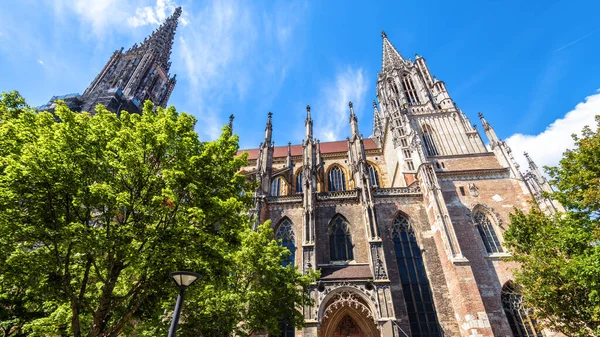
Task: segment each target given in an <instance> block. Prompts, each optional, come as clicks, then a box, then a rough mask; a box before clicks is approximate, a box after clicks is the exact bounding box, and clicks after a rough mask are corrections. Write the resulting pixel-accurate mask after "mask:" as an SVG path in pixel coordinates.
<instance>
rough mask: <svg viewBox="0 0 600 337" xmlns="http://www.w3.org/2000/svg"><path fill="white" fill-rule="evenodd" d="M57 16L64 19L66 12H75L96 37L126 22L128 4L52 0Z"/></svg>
mask: <svg viewBox="0 0 600 337" xmlns="http://www.w3.org/2000/svg"><path fill="white" fill-rule="evenodd" d="M48 3H49V4H50V5H51V6H52V7H53V8H54V13H55V16H56V17H57V18H59V19H61V18H63V19H64V13H65V12H69V11H71V12H74V13H75V14H76V15H77V17H78V18H79V21H80V23H81V25H82V26H84V27H86V26H87V27H89V28H90V29H91V31H92V32H93V33H94V35H95V36H96V37H102V36H104V35H105V34H106V33H107V32H109V30H110V28H113V27H119V26H121V24H122V22H125V20H124V19H126V16H127V14H126V12H127V9H128V6H125V5H124V4H123V3H122V2H121V1H118V0H102V1H97V0H52V1H49V2H48Z"/></svg>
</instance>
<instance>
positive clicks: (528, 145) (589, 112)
mask: <svg viewBox="0 0 600 337" xmlns="http://www.w3.org/2000/svg"><path fill="white" fill-rule="evenodd" d="M597 114H600V90H599V93H596V94H594V95H591V96H588V97H586V98H585V102H581V103H579V104H577V105H576V106H575V108H574V109H573V110H571V111H569V112H567V113H566V114H565V116H564V117H563V118H560V119H557V120H555V121H554V122H553V123H552V124H550V125H549V126H548V127H547V128H546V130H544V131H543V132H541V133H540V134H537V135H524V134H520V133H517V134H514V135H512V136H510V137H508V138H507V139H506V143H507V144H508V145H509V146H510V147H511V149H512V151H513V153H514V155H515V159H516V160H517V162H518V163H519V165H521V168H522V169H523V170H525V169H526V168H527V161H526V160H525V157H524V156H523V152H527V153H529V155H530V156H531V159H533V161H535V163H536V164H537V165H538V166H539V167H542V166H554V165H557V164H558V162H559V161H560V159H561V157H562V154H563V152H565V150H567V149H570V148H573V147H574V142H573V139H572V138H571V135H572V134H574V133H576V134H580V133H581V129H583V127H584V126H586V125H589V126H591V127H593V126H594V125H595V121H594V116H595V115H597Z"/></svg>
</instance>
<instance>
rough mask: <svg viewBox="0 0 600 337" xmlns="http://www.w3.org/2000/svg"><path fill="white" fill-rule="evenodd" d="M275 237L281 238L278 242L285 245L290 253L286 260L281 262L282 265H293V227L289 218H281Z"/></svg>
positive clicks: (294, 258)
mask: <svg viewBox="0 0 600 337" xmlns="http://www.w3.org/2000/svg"><path fill="white" fill-rule="evenodd" d="M277 239H279V240H281V241H280V244H281V245H282V246H284V247H286V248H287V249H288V250H289V251H290V252H291V253H292V254H291V255H290V256H288V258H287V260H286V261H284V262H283V263H282V265H283V266H287V265H292V266H293V265H294V261H295V260H296V245H295V243H294V227H293V226H292V222H291V221H290V220H288V219H287V218H286V219H283V221H281V224H280V225H279V228H278V229H277Z"/></svg>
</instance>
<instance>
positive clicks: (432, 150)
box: [422, 124, 440, 156]
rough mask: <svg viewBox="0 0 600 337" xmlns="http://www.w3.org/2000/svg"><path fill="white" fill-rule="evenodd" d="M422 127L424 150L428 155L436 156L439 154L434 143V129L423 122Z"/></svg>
mask: <svg viewBox="0 0 600 337" xmlns="http://www.w3.org/2000/svg"><path fill="white" fill-rule="evenodd" d="M422 129H423V144H425V151H426V152H427V155H428V156H437V155H439V154H440V153H439V151H438V149H437V146H436V143H435V141H434V136H435V131H433V128H431V126H429V125H427V124H425V125H423V127H422Z"/></svg>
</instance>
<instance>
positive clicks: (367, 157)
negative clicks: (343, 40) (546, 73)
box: [39, 8, 563, 337]
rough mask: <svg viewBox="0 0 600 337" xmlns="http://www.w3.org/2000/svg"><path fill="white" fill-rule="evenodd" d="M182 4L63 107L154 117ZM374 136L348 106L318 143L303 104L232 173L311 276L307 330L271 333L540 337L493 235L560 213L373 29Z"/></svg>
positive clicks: (161, 102)
mask: <svg viewBox="0 0 600 337" xmlns="http://www.w3.org/2000/svg"><path fill="white" fill-rule="evenodd" d="M180 15H181V8H177V9H176V10H175V12H174V13H173V15H172V16H171V17H169V18H168V19H167V20H166V21H165V22H164V23H163V24H162V25H161V26H160V27H159V28H158V29H157V30H156V31H154V32H153V33H152V34H151V35H150V37H148V38H146V39H145V40H144V41H143V42H142V43H141V44H139V45H137V44H135V45H133V46H132V47H131V48H130V49H128V50H127V51H125V52H124V51H123V49H121V50H118V51H115V52H114V54H113V55H112V56H111V57H110V59H109V61H108V62H107V63H106V65H105V66H104V68H103V69H102V70H101V72H100V73H99V74H98V76H97V77H96V78H95V79H94V80H93V81H92V82H91V84H90V85H89V87H88V88H87V89H86V90H85V91H84V93H83V94H82V95H79V94H69V95H64V96H55V97H52V99H51V100H50V102H48V104H46V105H44V106H42V107H39V109H40V110H48V111H53V110H54V108H55V106H56V105H55V104H56V103H55V100H57V99H61V100H63V101H65V103H66V104H67V105H68V106H69V107H70V108H71V109H72V110H75V111H92V112H93V110H94V107H95V105H96V104H98V103H100V104H103V105H105V106H106V107H107V109H108V110H110V111H113V112H115V113H119V112H120V111H121V110H127V111H130V112H134V113H140V112H141V108H142V103H143V102H144V101H145V100H151V101H152V102H154V104H156V105H158V106H162V107H165V106H166V104H167V102H168V99H169V97H170V95H171V92H172V90H173V88H174V86H175V82H176V80H175V76H174V75H173V76H171V75H170V74H169V69H170V65H171V64H170V60H169V59H170V55H171V48H172V45H173V39H174V34H175V30H176V28H177V22H178V18H179V16H180ZM382 42H383V50H382V51H383V53H382V64H381V72H380V73H379V75H378V78H377V83H376V96H377V101H375V102H373V115H374V118H373V130H372V136H371V137H369V138H363V137H362V135H361V133H360V131H359V127H358V119H357V116H356V114H355V113H354V108H353V106H352V103H349V106H348V126H349V129H348V136H349V137H348V138H347V139H346V140H340V141H334V142H320V141H319V140H318V139H315V137H314V134H313V119H312V117H311V114H314V113H317V114H319V113H327V112H326V111H318V110H317V109H315V110H317V111H311V108H310V106H307V107H306V120H305V123H304V127H305V139H304V140H303V141H302V143H301V144H294V145H292V144H291V143H290V144H288V145H287V146H278V147H275V146H274V144H273V142H272V133H273V124H272V114H271V113H269V114H268V118H267V123H266V128H265V136H264V140H263V142H262V143H261V144H260V145H259V146H258V148H256V149H248V150H241V151H240V153H244V152H246V153H248V156H249V163H248V165H247V166H246V167H245V168H243V171H242V173H243V174H245V175H246V176H247V177H248V179H252V180H255V181H257V182H258V188H257V190H256V191H255V193H254V206H253V208H252V209H251V210H250V212H251V214H252V215H253V216H254V219H255V221H256V223H257V224H258V223H262V222H264V221H267V220H271V221H272V226H273V229H274V231H275V235H276V237H277V239H279V240H280V242H281V244H282V245H284V246H286V247H287V248H288V249H289V250H290V251H291V252H292V255H291V257H290V258H289V260H288V261H286V264H292V265H295V266H296V267H297V268H298V269H299V270H300V271H301V272H305V273H306V272H308V271H310V270H319V271H320V274H321V277H320V279H319V280H318V282H317V283H315V284H314V286H312V287H310V288H309V289H308V292H309V294H310V296H311V297H312V299H313V300H314V301H313V303H311V304H310V305H305V306H304V307H303V308H302V311H303V314H304V318H305V327H304V328H302V329H298V330H296V329H294V328H292V327H289V326H287V325H286V324H285V322H283V323H282V325H283V333H282V335H281V336H284V337H290V336H304V337H375V336H381V337H392V336H393V337H442V336H457V337H458V336H461V337H467V336H471V337H492V336H495V337H511V336H514V337H534V336H535V337H541V336H546V337H550V336H557V337H558V336H562V335H560V334H556V333H553V332H552V331H548V330H543V329H541V328H540V326H539V324H538V322H536V320H535V318H534V316H533V315H532V314H533V313H532V311H531V310H530V309H528V308H527V307H525V306H524V305H523V304H522V302H523V298H522V297H521V296H520V295H519V294H518V286H517V285H515V284H513V283H512V279H513V274H512V271H513V270H514V269H515V268H518V265H517V264H516V263H514V262H508V261H506V258H507V257H509V256H510V251H509V250H508V249H507V248H506V247H505V246H504V245H503V232H504V231H505V230H506V229H507V226H508V224H509V217H508V215H509V213H510V212H511V211H512V210H513V209H514V208H518V209H522V210H527V209H528V208H529V207H530V204H531V203H532V202H533V203H535V204H537V205H538V207H540V209H541V210H543V211H544V212H546V213H548V214H554V213H555V212H557V211H561V210H563V208H562V206H561V205H560V204H559V203H557V202H556V201H554V200H551V199H548V198H546V197H545V195H544V194H543V192H547V191H551V188H550V185H549V184H548V181H547V180H546V179H545V177H544V176H543V175H542V174H541V172H540V170H539V169H538V167H537V166H536V165H535V163H533V161H532V160H531V159H530V158H529V157H528V156H527V155H526V156H527V159H528V162H529V168H528V169H527V171H526V172H522V171H521V170H520V168H519V166H518V165H517V164H516V162H515V160H514V159H513V155H512V153H511V150H510V148H509V147H508V145H507V144H506V143H505V142H504V141H502V140H501V139H499V138H498V137H497V135H496V133H495V132H494V129H493V127H492V126H491V124H490V123H488V121H487V120H486V119H485V118H484V116H483V115H482V114H481V113H480V114H479V118H480V121H481V124H482V127H483V131H484V132H485V134H486V136H487V139H488V142H489V146H487V147H486V144H485V141H484V140H483V139H482V137H481V134H480V133H479V131H478V130H477V127H476V126H475V125H473V124H471V121H470V120H469V119H468V118H467V116H466V115H465V114H464V113H463V112H462V111H461V110H460V109H459V108H458V107H457V105H456V103H455V102H454V101H453V100H452V97H451V96H450V93H449V92H448V90H447V88H446V85H445V83H444V82H443V81H441V80H438V79H436V78H435V77H434V76H432V75H431V73H430V71H429V68H428V67H427V63H426V61H425V59H424V58H423V57H421V56H416V57H415V59H414V61H413V60H411V59H407V58H404V57H403V56H402V55H401V54H400V53H399V52H398V51H397V49H396V48H395V47H394V46H393V45H392V43H391V42H390V40H388V38H387V36H386V34H385V33H382Z"/></svg>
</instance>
